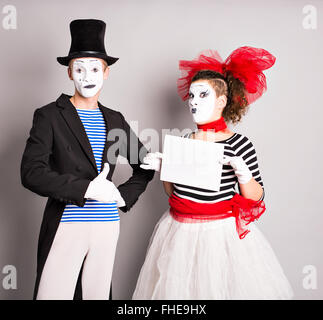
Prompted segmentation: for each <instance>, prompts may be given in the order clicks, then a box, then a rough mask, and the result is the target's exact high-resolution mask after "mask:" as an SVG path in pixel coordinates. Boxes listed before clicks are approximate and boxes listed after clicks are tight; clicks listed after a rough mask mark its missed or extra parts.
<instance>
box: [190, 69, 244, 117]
mask: <svg viewBox="0 0 323 320" xmlns="http://www.w3.org/2000/svg"><path fill="white" fill-rule="evenodd" d="M197 80H207V81H209V82H210V84H211V85H212V87H213V88H214V90H215V92H216V95H217V97H219V96H221V95H225V96H226V97H227V104H226V106H225V108H224V109H223V112H222V116H223V118H224V120H225V121H226V122H231V123H237V122H239V121H240V120H241V118H242V116H243V115H245V113H246V112H247V109H248V101H247V98H246V95H245V87H244V84H243V83H242V82H241V81H240V80H239V79H236V78H234V77H233V76H232V74H231V73H230V72H227V75H226V77H224V76H223V75H222V74H221V73H218V72H215V71H212V70H200V71H199V72H197V73H196V74H195V75H194V77H193V78H192V81H191V82H194V81H197Z"/></svg>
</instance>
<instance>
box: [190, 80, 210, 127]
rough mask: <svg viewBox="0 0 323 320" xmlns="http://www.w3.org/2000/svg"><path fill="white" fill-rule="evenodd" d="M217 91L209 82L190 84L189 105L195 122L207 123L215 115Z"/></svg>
mask: <svg viewBox="0 0 323 320" xmlns="http://www.w3.org/2000/svg"><path fill="white" fill-rule="evenodd" d="M215 103H216V92H215V90H214V89H213V88H212V87H211V86H210V85H209V84H208V83H207V82H193V83H192V84H191V86H190V91H189V99H188V105H189V107H190V111H191V113H192V116H193V121H194V122H195V123H205V122H207V121H208V120H209V119H210V118H211V116H212V115H213V111H214V108H215V107H216V106H215Z"/></svg>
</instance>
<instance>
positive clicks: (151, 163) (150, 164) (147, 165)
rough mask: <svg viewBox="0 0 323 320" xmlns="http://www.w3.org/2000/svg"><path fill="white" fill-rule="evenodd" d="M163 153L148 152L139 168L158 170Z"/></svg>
mask: <svg viewBox="0 0 323 320" xmlns="http://www.w3.org/2000/svg"><path fill="white" fill-rule="evenodd" d="M162 158H163V154H162V153H160V152H153V153H152V152H150V153H147V154H146V156H145V157H144V158H143V159H142V161H143V163H144V164H141V165H140V168H142V169H145V170H155V171H158V172H160V169H161V163H162Z"/></svg>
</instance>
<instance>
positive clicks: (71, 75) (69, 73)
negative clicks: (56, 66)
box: [67, 67, 73, 80]
mask: <svg viewBox="0 0 323 320" xmlns="http://www.w3.org/2000/svg"><path fill="white" fill-rule="evenodd" d="M67 73H68V77H69V78H70V79H71V80H73V74H72V68H71V67H68V68H67Z"/></svg>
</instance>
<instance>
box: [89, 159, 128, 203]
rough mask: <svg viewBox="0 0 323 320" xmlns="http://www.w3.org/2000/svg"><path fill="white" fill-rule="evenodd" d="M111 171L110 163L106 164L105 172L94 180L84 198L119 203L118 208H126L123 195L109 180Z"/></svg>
mask: <svg viewBox="0 0 323 320" xmlns="http://www.w3.org/2000/svg"><path fill="white" fill-rule="evenodd" d="M109 171H110V166H109V163H107V162H106V163H105V164H104V167H103V170H102V171H101V172H100V174H98V176H97V177H96V178H95V179H93V180H92V181H91V182H90V184H89V186H88V188H87V190H86V193H85V195H84V198H87V199H93V200H97V201H102V202H106V203H109V202H117V204H118V207H122V206H125V202H124V200H123V198H122V197H121V194H120V192H119V190H118V189H117V187H116V186H115V185H114V183H113V182H111V181H109V180H107V176H108V174H109Z"/></svg>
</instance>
